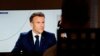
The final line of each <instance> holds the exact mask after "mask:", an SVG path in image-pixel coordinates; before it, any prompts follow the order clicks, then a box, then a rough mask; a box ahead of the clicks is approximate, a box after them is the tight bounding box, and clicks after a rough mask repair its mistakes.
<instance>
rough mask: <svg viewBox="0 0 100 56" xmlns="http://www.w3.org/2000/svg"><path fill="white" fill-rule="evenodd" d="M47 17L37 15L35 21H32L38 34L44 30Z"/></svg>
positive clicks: (33, 27) (33, 28)
mask: <svg viewBox="0 0 100 56" xmlns="http://www.w3.org/2000/svg"><path fill="white" fill-rule="evenodd" d="M44 23H45V18H44V17H40V16H35V17H34V19H33V21H32V22H31V26H32V30H33V31H34V32H35V33H36V34H41V33H42V32H43V31H44V26H45V24H44Z"/></svg>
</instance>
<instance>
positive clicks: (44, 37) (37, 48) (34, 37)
mask: <svg viewBox="0 0 100 56" xmlns="http://www.w3.org/2000/svg"><path fill="white" fill-rule="evenodd" d="M29 21H30V26H31V27H32V30H29V31H28V32H22V33H21V34H20V36H19V39H18V40H17V42H16V44H15V47H14V49H13V50H12V53H11V55H13V56H16V55H17V56H18V55H29V56H31V55H32V56H34V55H35V56H42V55H43V54H44V52H45V51H46V50H48V48H50V47H52V46H53V45H55V44H56V38H55V35H54V33H51V32H47V31H45V30H44V27H45V15H44V14H43V13H42V12H35V13H33V14H32V15H31V16H30V18H29Z"/></svg>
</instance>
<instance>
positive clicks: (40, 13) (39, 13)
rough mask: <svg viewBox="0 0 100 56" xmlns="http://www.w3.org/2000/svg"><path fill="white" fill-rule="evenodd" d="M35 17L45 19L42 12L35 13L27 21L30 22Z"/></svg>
mask: <svg viewBox="0 0 100 56" xmlns="http://www.w3.org/2000/svg"><path fill="white" fill-rule="evenodd" d="M35 16H40V17H45V15H44V14H43V13H42V12H35V13H33V14H32V15H31V16H30V19H29V21H30V22H32V20H33V18H34V17H35Z"/></svg>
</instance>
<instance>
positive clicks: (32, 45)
mask: <svg viewBox="0 0 100 56" xmlns="http://www.w3.org/2000/svg"><path fill="white" fill-rule="evenodd" d="M28 38H29V42H30V46H31V47H32V49H33V48H34V40H33V36H32V30H31V31H29V34H28Z"/></svg>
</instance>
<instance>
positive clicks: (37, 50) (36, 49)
mask: <svg viewBox="0 0 100 56" xmlns="http://www.w3.org/2000/svg"><path fill="white" fill-rule="evenodd" d="M35 38H36V42H35V51H36V52H39V36H38V35H36V36H35Z"/></svg>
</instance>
